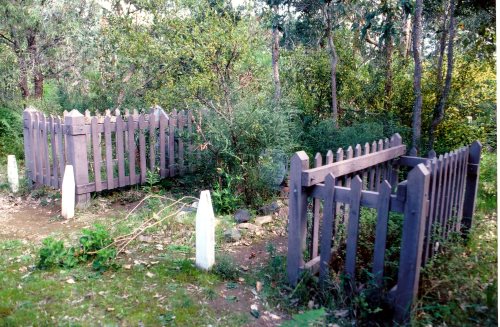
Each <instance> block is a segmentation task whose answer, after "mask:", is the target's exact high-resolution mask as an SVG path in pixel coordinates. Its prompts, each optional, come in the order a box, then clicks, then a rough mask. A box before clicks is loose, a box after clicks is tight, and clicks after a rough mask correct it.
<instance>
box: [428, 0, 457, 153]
mask: <svg viewBox="0 0 500 327" xmlns="http://www.w3.org/2000/svg"><path fill="white" fill-rule="evenodd" d="M449 12H450V13H449V16H450V23H449V28H448V53H447V57H448V58H447V67H446V78H445V81H444V88H442V92H440V94H439V95H440V96H439V99H438V101H437V102H436V106H435V107H434V119H433V120H432V124H431V129H430V133H429V147H430V148H431V149H432V148H433V146H434V137H435V135H434V134H435V131H436V127H437V126H438V125H439V124H440V123H441V121H443V119H444V113H445V107H446V100H447V99H448V94H449V93H450V89H451V79H452V77H453V41H454V38H455V1H454V0H450V10H449ZM443 47H444V45H443ZM443 52H444V49H443ZM441 60H442V59H441ZM439 86H440V85H439Z"/></svg>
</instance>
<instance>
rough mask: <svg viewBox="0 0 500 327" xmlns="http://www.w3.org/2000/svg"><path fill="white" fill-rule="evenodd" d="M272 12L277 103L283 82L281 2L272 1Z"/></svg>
mask: <svg viewBox="0 0 500 327" xmlns="http://www.w3.org/2000/svg"><path fill="white" fill-rule="evenodd" d="M269 5H270V7H271V12H272V15H273V28H272V29H273V33H272V42H271V44H272V46H271V51H272V52H271V53H272V65H273V81H274V100H275V101H276V103H277V102H279V101H280V99H281V82H280V70H279V59H280V32H279V1H278V0H271V2H270V4H269Z"/></svg>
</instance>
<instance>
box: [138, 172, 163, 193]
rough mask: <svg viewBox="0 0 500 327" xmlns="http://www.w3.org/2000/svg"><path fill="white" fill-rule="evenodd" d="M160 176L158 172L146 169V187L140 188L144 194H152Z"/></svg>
mask: <svg viewBox="0 0 500 327" xmlns="http://www.w3.org/2000/svg"><path fill="white" fill-rule="evenodd" d="M160 180H161V178H160V174H159V173H158V171H156V170H155V171H151V170H149V169H148V171H147V172H146V185H145V186H143V187H142V189H143V190H144V192H146V193H152V192H153V187H154V186H155V185H156V184H158V183H159V182H160Z"/></svg>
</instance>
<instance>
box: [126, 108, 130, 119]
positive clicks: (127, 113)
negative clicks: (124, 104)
mask: <svg viewBox="0 0 500 327" xmlns="http://www.w3.org/2000/svg"><path fill="white" fill-rule="evenodd" d="M129 116H130V112H129V110H128V109H125V117H126V118H128V117H129Z"/></svg>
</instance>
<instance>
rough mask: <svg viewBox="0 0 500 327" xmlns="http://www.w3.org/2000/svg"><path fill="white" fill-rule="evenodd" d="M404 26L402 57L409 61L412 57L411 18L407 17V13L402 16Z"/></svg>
mask: <svg viewBox="0 0 500 327" xmlns="http://www.w3.org/2000/svg"><path fill="white" fill-rule="evenodd" d="M401 20H402V26H403V37H402V38H401V39H402V42H401V49H400V51H401V55H402V56H403V57H404V58H405V59H407V58H408V57H409V55H410V48H411V47H410V44H411V19H410V16H409V15H408V16H406V13H403V14H402V18H401Z"/></svg>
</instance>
